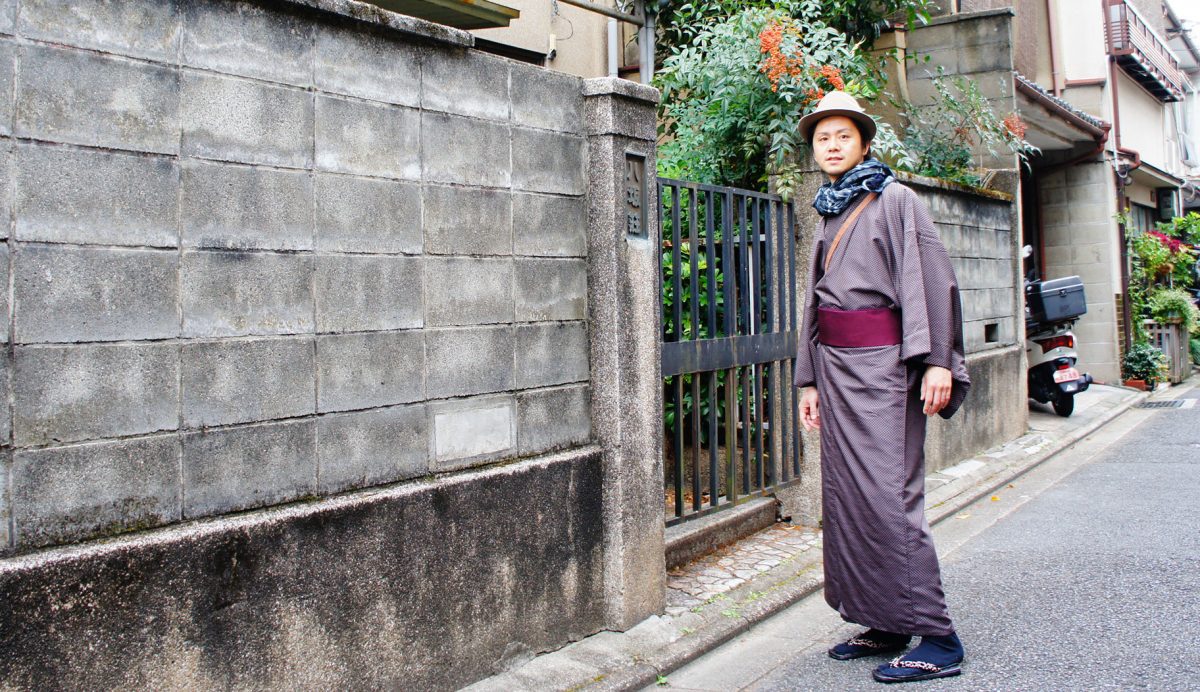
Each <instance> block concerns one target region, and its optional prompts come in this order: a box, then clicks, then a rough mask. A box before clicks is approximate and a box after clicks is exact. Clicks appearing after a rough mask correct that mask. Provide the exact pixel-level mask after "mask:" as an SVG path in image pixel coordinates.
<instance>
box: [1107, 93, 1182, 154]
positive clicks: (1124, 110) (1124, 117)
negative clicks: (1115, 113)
mask: <svg viewBox="0 0 1200 692" xmlns="http://www.w3.org/2000/svg"><path fill="white" fill-rule="evenodd" d="M1117 100H1118V104H1119V107H1120V109H1121V146H1123V147H1127V148H1129V149H1133V150H1135V151H1137V152H1138V153H1139V154H1141V155H1142V161H1145V162H1146V163H1149V164H1150V165H1152V166H1155V167H1157V168H1161V169H1163V170H1170V168H1171V164H1172V159H1171V157H1170V156H1169V154H1168V151H1169V149H1168V147H1169V146H1170V145H1171V144H1173V142H1174V134H1173V133H1171V132H1169V131H1168V130H1169V128H1168V127H1167V125H1168V124H1169V122H1168V117H1167V115H1168V114H1167V106H1166V105H1165V104H1163V102H1162V101H1159V100H1158V99H1156V98H1154V97H1153V96H1151V95H1150V93H1149V92H1147V91H1146V90H1145V89H1143V88H1142V87H1141V85H1139V84H1138V83H1137V82H1135V81H1133V80H1132V79H1130V78H1129V77H1126V76H1125V73H1124V72H1123V71H1122V72H1118V73H1117ZM1175 159H1176V161H1177V160H1178V157H1175Z"/></svg>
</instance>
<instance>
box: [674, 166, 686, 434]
mask: <svg viewBox="0 0 1200 692" xmlns="http://www.w3.org/2000/svg"><path fill="white" fill-rule="evenodd" d="M679 243H680V233H679V186H677V185H672V186H671V290H672V296H673V297H674V300H673V301H672V305H671V317H672V326H673V327H674V330H675V341H683V278H682V277H681V276H680V274H682V273H683V267H682V264H683V262H682V260H681V259H680V255H679V252H680V250H679ZM679 403H680V404H682V403H683V402H682V401H681V402H679ZM677 413H678V412H677ZM677 420H680V421H682V420H683V417H682V416H678V417H677Z"/></svg>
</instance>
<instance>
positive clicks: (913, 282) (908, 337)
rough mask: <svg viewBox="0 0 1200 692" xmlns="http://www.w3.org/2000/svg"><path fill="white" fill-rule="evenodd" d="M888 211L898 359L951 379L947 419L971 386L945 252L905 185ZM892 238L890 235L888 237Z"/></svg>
mask: <svg viewBox="0 0 1200 692" xmlns="http://www.w3.org/2000/svg"><path fill="white" fill-rule="evenodd" d="M902 189H904V191H905V193H906V194H904V195H902V196H898V198H897V199H896V200H895V205H894V209H889V210H888V211H889V214H888V218H889V222H890V223H896V224H897V225H898V228H896V229H895V230H896V231H898V232H900V233H901V234H902V238H895V240H896V242H897V243H898V244H899V245H900V246H901V247H902V248H903V252H902V253H901V254H902V256H901V260H900V266H899V276H898V283H899V286H898V289H899V290H898V292H897V294H898V295H899V296H900V301H901V302H900V310H901V321H902V326H903V337H902V338H903V341H902V342H901V345H900V357H901V359H903V360H904V361H906V362H908V363H910V364H913V363H915V364H918V365H927V366H928V365H937V366H940V367H943V368H946V369H947V370H949V371H950V375H951V377H952V378H953V380H954V384H953V389H952V391H951V393H950V402H949V403H948V404H947V405H946V407H945V408H944V409H942V410H941V412H940V414H939V415H941V416H942V418H950V417H951V416H952V415H954V413H955V411H957V410H958V408H959V407H960V406H961V405H962V403H963V400H965V399H966V397H967V392H968V391H969V389H970V387H971V378H970V376H969V375H968V374H967V363H966V349H965V348H964V346H963V323H962V302H961V298H960V296H959V290H958V279H957V277H955V275H954V266H953V265H952V264H951V262H950V255H949V253H947V252H946V248H945V246H944V245H942V240H941V237H940V236H939V235H938V231H937V227H936V226H934V224H933V219H932V218H931V217H930V215H929V210H928V208H926V206H925V204H924V203H923V202H922V201H921V200H920V198H918V197H917V195H916V193H914V192H913V191H911V190H909V189H907V188H902ZM893 237H894V236H893Z"/></svg>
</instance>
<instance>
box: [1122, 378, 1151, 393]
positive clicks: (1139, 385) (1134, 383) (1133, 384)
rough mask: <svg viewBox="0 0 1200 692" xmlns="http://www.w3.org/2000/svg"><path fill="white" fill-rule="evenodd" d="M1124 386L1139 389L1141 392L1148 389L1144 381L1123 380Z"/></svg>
mask: <svg viewBox="0 0 1200 692" xmlns="http://www.w3.org/2000/svg"><path fill="white" fill-rule="evenodd" d="M1125 386H1126V387H1133V388H1134V389H1140V390H1142V391H1143V392H1144V391H1146V390H1147V389H1148V387H1147V386H1146V381H1145V380H1125Z"/></svg>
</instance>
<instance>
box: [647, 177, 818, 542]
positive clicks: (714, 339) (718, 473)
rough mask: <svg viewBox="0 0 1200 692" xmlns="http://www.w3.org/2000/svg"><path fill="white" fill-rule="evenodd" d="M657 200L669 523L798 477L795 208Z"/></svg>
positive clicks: (718, 194) (685, 195)
mask: <svg viewBox="0 0 1200 692" xmlns="http://www.w3.org/2000/svg"><path fill="white" fill-rule="evenodd" d="M658 195H659V201H660V204H659V210H660V212H659V213H660V215H661V217H660V219H659V221H660V224H659V226H660V228H661V229H662V251H661V261H660V267H661V273H660V279H661V284H662V294H663V331H662V336H663V348H662V374H663V387H664V404H665V407H664V412H663V419H664V424H665V426H666V434H665V436H664V447H665V448H664V450H663V452H664V461H665V462H666V463H665V464H664V469H665V474H664V475H665V496H666V515H667V524H668V525H670V524H675V523H678V522H681V521H685V520H687V519H692V518H695V517H698V516H702V515H704V514H707V513H709V512H714V511H717V510H720V509H724V508H727V507H732V506H733V505H735V504H737V503H738V502H740V501H743V500H745V499H747V498H750V497H755V496H760V495H765V494H769V493H770V492H772V491H773V490H775V489H776V488H779V487H781V486H783V485H786V484H789V483H792V482H795V481H798V480H799V476H800V435H799V418H800V417H799V400H798V397H797V395H796V392H795V391H793V388H792V386H791V381H792V368H793V365H794V362H793V361H794V357H795V353H796V343H797V337H796V333H797V332H796V329H797V327H796V325H797V312H798V309H797V305H796V298H797V296H796V293H795V291H794V290H793V288H792V287H793V286H795V283H796V266H795V256H796V244H795V233H794V231H793V229H794V224H795V215H794V212H793V209H792V207H791V205H789V204H787V203H785V202H783V200H782V199H781V198H779V197H778V196H776V195H768V194H763V193H759V192H754V191H751V190H741V189H736V188H729V187H717V186H713V185H704V184H699V183H690V182H684V181H679V180H671V179H667V178H659V180H658Z"/></svg>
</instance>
